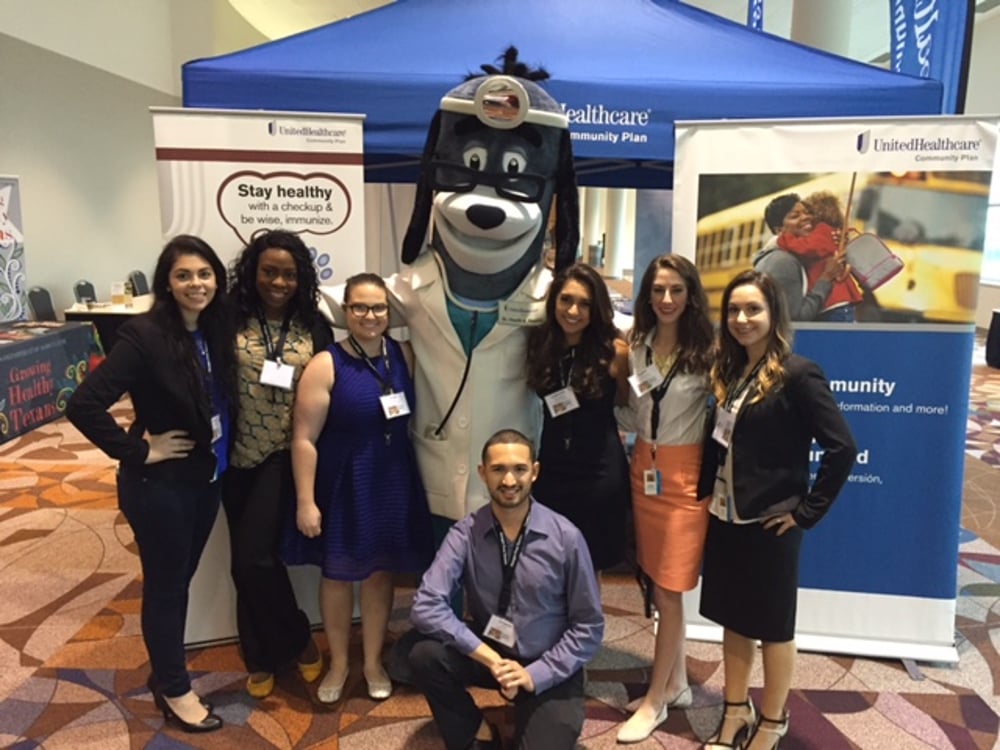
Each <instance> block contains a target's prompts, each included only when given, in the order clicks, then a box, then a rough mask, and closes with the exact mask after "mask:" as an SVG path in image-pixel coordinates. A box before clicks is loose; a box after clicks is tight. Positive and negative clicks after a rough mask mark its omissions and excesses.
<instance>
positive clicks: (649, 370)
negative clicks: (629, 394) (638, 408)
mask: <svg viewBox="0 0 1000 750" xmlns="http://www.w3.org/2000/svg"><path fill="white" fill-rule="evenodd" d="M662 382H663V373H662V372H660V368H659V367H657V366H656V365H655V364H651V365H646V366H645V367H643V368H642V369H641V370H637V371H636V372H634V373H633V374H631V375H629V376H628V384H629V385H630V386H632V391H633V392H634V393H635V395H636V396H639V397H642V396H645V395H646V394H647V393H649V392H650V391H651V390H653V389H654V388H656V386H658V385H659V384H660V383H662Z"/></svg>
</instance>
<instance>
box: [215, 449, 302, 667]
mask: <svg viewBox="0 0 1000 750" xmlns="http://www.w3.org/2000/svg"><path fill="white" fill-rule="evenodd" d="M294 503H295V484H294V481H293V479H292V463H291V458H290V455H289V453H288V451H279V452H277V453H272V454H271V455H270V456H268V457H267V458H266V459H265V460H264V461H263V462H262V463H260V464H258V465H257V466H254V467H253V468H251V469H237V468H235V467H232V466H230V467H229V469H228V470H227V471H226V473H225V474H224V475H223V478H222V505H223V507H224V508H225V510H226V518H227V519H228V521H229V545H230V549H231V554H232V565H231V569H232V575H233V583H234V584H235V585H236V626H237V629H238V630H239V636H240V647H241V648H242V651H243V661H244V662H246V666H247V671H249V672H276V671H278V670H279V669H280V668H281V667H282V666H284V665H285V664H287V663H288V662H289V661H291V660H292V658H294V657H295V656H297V655H298V654H300V653H301V652H302V651H303V649H305V647H306V645H307V644H308V643H309V638H310V626H309V618H308V617H306V615H305V613H304V612H302V610H300V609H299V605H298V603H297V602H296V600H295V592H294V591H293V590H292V584H291V582H290V581H289V580H288V571H287V569H286V568H285V565H284V563H283V562H282V561H281V558H280V556H279V555H278V545H279V540H280V538H281V534H282V530H283V529H284V526H285V523H286V522H287V519H288V514H289V513H294V511H293V510H292V508H293V506H294Z"/></svg>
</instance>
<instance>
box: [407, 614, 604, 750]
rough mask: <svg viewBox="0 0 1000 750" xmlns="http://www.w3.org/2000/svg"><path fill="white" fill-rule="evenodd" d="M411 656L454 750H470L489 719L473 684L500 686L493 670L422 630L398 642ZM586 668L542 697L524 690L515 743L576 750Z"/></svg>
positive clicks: (532, 749) (527, 749)
mask: <svg viewBox="0 0 1000 750" xmlns="http://www.w3.org/2000/svg"><path fill="white" fill-rule="evenodd" d="M397 646H398V647H399V649H401V653H400V654H399V656H401V657H402V656H405V655H407V654H408V661H409V666H410V668H411V670H412V671H411V676H412V678H413V683H414V684H415V685H416V686H417V688H419V689H420V691H421V692H422V693H423V694H424V697H425V698H427V703H428V704H429V705H430V707H431V713H433V714H434V722H435V724H437V727H438V731H440V732H441V736H442V738H443V739H444V744H445V747H446V748H448V750H465V748H467V747H468V746H469V744H470V743H471V742H472V739H473V738H474V737H475V735H476V730H477V729H479V724H480V722H481V721H482V719H483V715H482V712H481V711H480V710H479V709H478V708H477V707H476V704H475V702H474V701H473V700H472V696H471V695H469V692H468V690H466V688H467V687H469V686H473V685H474V686H477V687H485V688H494V689H496V688H497V682H496V680H494V679H493V675H491V674H490V671H489V669H487V668H486V667H485V666H483V665H482V664H480V663H479V662H477V661H474V660H473V659H471V658H469V657H468V656H463V655H462V654H460V653H459V652H458V651H456V650H455V649H453V648H452V647H451V646H446V645H444V644H443V643H441V642H440V641H437V640H434V639H433V638H427V637H424V636H421V635H420V634H419V633H418V632H417V631H416V630H411V631H410V632H408V633H406V634H404V635H403V637H402V638H401V639H400V641H399V643H398V644H397ZM583 683H584V673H583V670H582V669H581V670H580V671H578V672H577V673H576V674H574V675H573V676H572V677H570V678H569V679H568V680H566V681H565V682H562V683H560V684H558V685H554V686H553V687H551V688H549V689H548V690H546V691H545V692H543V693H542V694H541V695H536V694H535V693H528V692H526V691H523V690H521V691H518V694H517V697H516V698H515V699H514V742H515V747H517V748H519V749H520V750H572V748H573V747H575V746H576V740H577V738H578V737H579V736H580V730H581V729H582V728H583Z"/></svg>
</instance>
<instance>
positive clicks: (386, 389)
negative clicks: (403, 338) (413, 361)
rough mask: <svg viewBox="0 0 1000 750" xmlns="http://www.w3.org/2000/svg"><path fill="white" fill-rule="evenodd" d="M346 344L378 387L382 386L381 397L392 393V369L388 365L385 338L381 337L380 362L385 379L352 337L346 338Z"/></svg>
mask: <svg viewBox="0 0 1000 750" xmlns="http://www.w3.org/2000/svg"><path fill="white" fill-rule="evenodd" d="M347 342H348V343H349V344H350V345H351V348H352V349H354V353H355V354H357V355H358V356H359V357H361V359H363V360H364V362H365V364H366V365H368V369H369V370H371V372H372V375H374V376H375V379H376V380H378V382H379V385H380V386H382V395H383V396H387V395H389V394H390V393H392V368H391V367H390V365H389V354H388V351H387V349H386V346H385V337H382V362H383V363H384V364H385V377H382V373H380V372H379V371H378V368H377V367H376V366H375V363H374V362H373V361H372V359H371V357H369V356H368V354H366V353H365V350H364V349H362V348H361V344H359V343H358V342H357V339H355V338H354V337H353V336H348V337H347Z"/></svg>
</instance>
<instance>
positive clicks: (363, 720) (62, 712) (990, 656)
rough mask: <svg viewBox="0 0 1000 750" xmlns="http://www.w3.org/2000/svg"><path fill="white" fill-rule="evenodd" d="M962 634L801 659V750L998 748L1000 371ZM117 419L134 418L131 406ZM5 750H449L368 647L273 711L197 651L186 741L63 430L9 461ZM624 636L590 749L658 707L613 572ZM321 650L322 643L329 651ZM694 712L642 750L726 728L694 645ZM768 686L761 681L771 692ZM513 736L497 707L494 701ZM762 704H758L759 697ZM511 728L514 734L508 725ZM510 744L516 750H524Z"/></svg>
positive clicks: (1, 609)
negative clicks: (198, 724)
mask: <svg viewBox="0 0 1000 750" xmlns="http://www.w3.org/2000/svg"><path fill="white" fill-rule="evenodd" d="M970 404H971V408H970V417H969V430H968V433H969V440H968V446H967V454H968V455H967V459H966V476H965V497H964V509H963V523H962V525H963V537H962V542H961V548H960V562H959V569H958V571H957V573H958V581H959V589H960V594H959V601H958V617H957V620H956V631H957V639H958V651H959V655H960V663H959V664H958V665H957V666H955V667H952V666H942V665H927V664H922V665H920V670H921V672H922V676H923V679H920V680H916V679H913V678H912V677H911V675H910V674H909V673H908V672H907V671H906V669H905V668H904V666H903V665H902V664H901V663H899V662H897V661H891V660H875V659H862V658H854V657H848V656H826V655H820V654H801V655H800V658H799V661H798V665H797V668H796V677H795V682H794V685H795V689H794V691H793V694H792V696H791V699H790V702H789V710H790V712H791V716H792V725H791V731H790V734H789V736H788V737H787V738H786V739H785V740H784V741H783V742H782V744H781V747H782V748H785V749H786V750H796V749H798V750H802V749H805V748H816V749H822V750H839V749H840V748H845V749H854V748H866V749H867V748H880V749H881V748H891V749H892V750H909V749H911V748H912V749H913V750H917V749H918V748H941V749H944V748H955V749H956V750H966V749H968V750H973V749H976V750H986V749H987V748H993V747H995V746H996V744H997V736H998V728H1000V522H998V515H1000V481H998V480H1000V475H998V474H997V470H998V469H1000V371H997V370H990V369H988V368H987V367H986V366H985V364H984V363H983V362H982V348H981V346H979V347H977V349H976V361H975V363H974V373H973V381H972V391H971V395H970ZM115 410H116V416H118V417H119V418H121V419H127V418H128V414H129V408H128V405H127V404H121V405H119V406H117V407H116V408H115ZM0 571H2V573H0V746H3V747H11V748H17V750H27V749H28V748H47V749H49V750H56V749H61V748H72V749H73V750H78V749H80V748H101V750H104V749H113V748H122V749H123V750H125V749H134V748H143V747H145V748H154V749H160V748H163V749H164V750H166V749H168V748H171V749H172V748H213V749H214V748H239V750H257V749H258V748H261V749H263V748H296V749H298V748H327V749H330V750H333V749H335V748H342V749H344V750H392V749H394V748H414V749H416V750H420V749H422V748H438V747H441V742H440V737H439V735H438V734H437V732H436V730H435V729H434V726H433V723H432V722H431V721H430V718H429V717H430V714H429V710H428V708H427V704H426V703H425V702H424V700H423V698H422V697H420V696H419V695H417V694H415V693H413V692H412V691H410V690H407V689H405V688H400V689H397V690H396V692H395V693H394V694H393V696H392V697H391V698H390V699H389V700H387V701H384V702H375V701H372V700H369V699H368V697H367V695H366V693H365V690H364V685H363V680H362V679H361V676H360V674H361V669H360V644H359V643H354V644H352V658H353V659H354V660H356V661H357V663H356V664H355V663H353V662H352V675H351V677H350V679H349V680H348V684H347V690H346V696H347V697H346V698H345V699H344V700H342V701H341V702H340V703H339V704H336V705H335V706H333V707H332V708H331V707H328V706H324V705H322V704H319V703H318V702H317V701H316V699H315V686H307V685H305V684H304V683H302V681H301V680H300V679H299V678H298V676H297V675H296V674H287V675H282V676H280V677H279V679H278V686H277V689H276V690H275V692H274V693H273V695H272V696H271V697H270V698H267V699H265V700H263V701H255V700H253V699H251V698H249V697H248V696H247V695H246V693H245V692H244V691H243V683H244V680H245V677H246V675H245V673H244V672H243V670H242V665H241V662H240V659H239V656H238V654H237V651H236V647H235V646H234V645H220V646H213V647H209V648H203V649H200V650H196V651H192V652H191V654H190V659H189V664H190V667H191V669H192V671H193V674H194V675H195V677H196V680H195V687H196V689H197V690H198V691H199V692H200V693H201V694H203V695H210V696H211V699H212V700H213V701H214V702H215V705H216V707H217V712H218V713H219V715H221V716H222V717H223V719H224V720H225V722H226V727H225V729H223V730H222V731H220V732H215V733H212V734H209V735H201V736H197V735H185V734H183V733H182V732H180V731H178V730H176V729H174V728H172V727H170V726H169V725H165V724H164V721H163V719H162V717H161V716H160V714H159V713H158V712H157V711H156V709H155V708H154V706H153V704H152V700H151V696H150V695H149V693H148V692H147V690H146V688H145V681H146V677H147V675H148V663H147V658H146V655H145V651H144V649H143V646H142V641H141V637H140V632H139V596H140V586H141V584H140V580H139V564H138V558H137V556H136V550H135V545H134V542H133V539H132V534H131V531H130V530H129V527H128V526H127V525H126V524H125V523H124V520H123V519H122V517H121V515H120V514H119V513H118V511H117V509H116V506H115V497H114V469H113V466H112V464H111V462H110V461H108V460H107V459H106V458H105V457H104V456H102V455H101V454H100V453H98V452H97V451H96V450H95V449H94V448H93V447H92V446H91V445H90V444H89V443H87V441H86V440H84V439H83V438H82V437H81V436H80V435H79V433H77V432H76V431H75V430H74V429H73V428H72V427H71V426H70V425H68V424H67V423H66V422H65V421H64V420H60V421H57V422H54V423H50V424H48V425H44V426H43V427H40V428H38V429H36V430H35V431H34V432H32V433H30V434H28V435H26V436H23V437H21V438H19V439H16V440H14V441H11V442H10V443H7V444H5V445H3V446H0ZM412 593H413V592H412V588H407V587H400V588H399V589H398V591H397V595H396V602H395V608H394V613H393V619H392V623H391V630H392V633H393V635H396V634H398V633H399V632H401V631H402V630H403V629H404V628H405V627H406V624H405V623H406V615H407V609H408V605H409V601H410V599H411V597H412ZM602 597H603V602H604V607H605V613H606V615H607V631H606V635H605V640H604V644H603V648H602V650H601V652H600V653H599V654H598V656H597V658H596V659H595V660H594V662H593V663H592V665H591V667H590V668H589V670H588V675H589V684H588V701H587V714H586V716H587V718H586V723H585V725H584V729H583V735H582V737H581V740H580V746H581V747H583V748H593V749H594V750H596V749H597V748H610V747H612V746H614V745H615V732H616V730H617V726H618V724H619V723H620V722H621V721H622V720H623V719H624V718H625V717H626V716H627V715H628V710H627V707H628V706H629V704H630V702H632V701H634V700H635V699H637V698H638V697H640V696H641V694H642V692H643V691H644V689H645V681H646V679H647V677H648V667H649V663H650V659H651V655H652V653H651V652H652V632H651V624H650V622H649V621H648V620H646V619H645V618H643V616H642V613H641V602H640V598H639V594H638V591H637V589H636V587H635V585H634V583H633V582H632V581H631V580H630V578H629V577H628V576H624V575H621V576H616V575H605V576H604V579H603V581H602ZM320 640H322V639H320ZM687 667H688V672H689V674H690V676H691V681H692V685H693V687H694V705H693V707H691V708H690V709H688V710H686V711H675V712H672V713H671V715H670V717H669V718H668V720H667V721H666V723H665V724H664V725H663V726H662V727H661V728H660V730H659V731H657V732H656V733H655V734H654V735H653V736H651V737H650V738H649V739H648V740H646V741H645V742H644V743H640V744H639V745H636V746H635V747H637V748H698V747H700V744H701V742H702V740H703V739H704V738H705V737H707V736H708V735H709V734H710V733H711V732H712V731H713V729H714V727H715V725H716V723H717V722H718V719H719V716H720V713H721V702H722V697H721V688H722V670H721V649H720V647H719V646H718V645H717V644H714V643H703V642H692V643H690V648H689V653H688V659H687ZM760 679H761V675H760V674H757V675H755V676H754V684H758V685H759V684H760ZM477 697H478V700H479V702H480V704H481V705H483V706H486V707H487V713H488V716H489V717H490V718H492V719H493V720H495V721H498V722H501V723H502V722H504V721H505V720H507V719H509V717H508V715H507V714H508V711H509V709H507V708H506V707H505V706H504V704H503V701H502V700H500V698H499V696H498V695H497V694H496V693H495V692H490V691H477ZM756 697H757V698H758V699H759V695H756ZM508 725H509V722H508ZM508 739H509V738H508Z"/></svg>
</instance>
